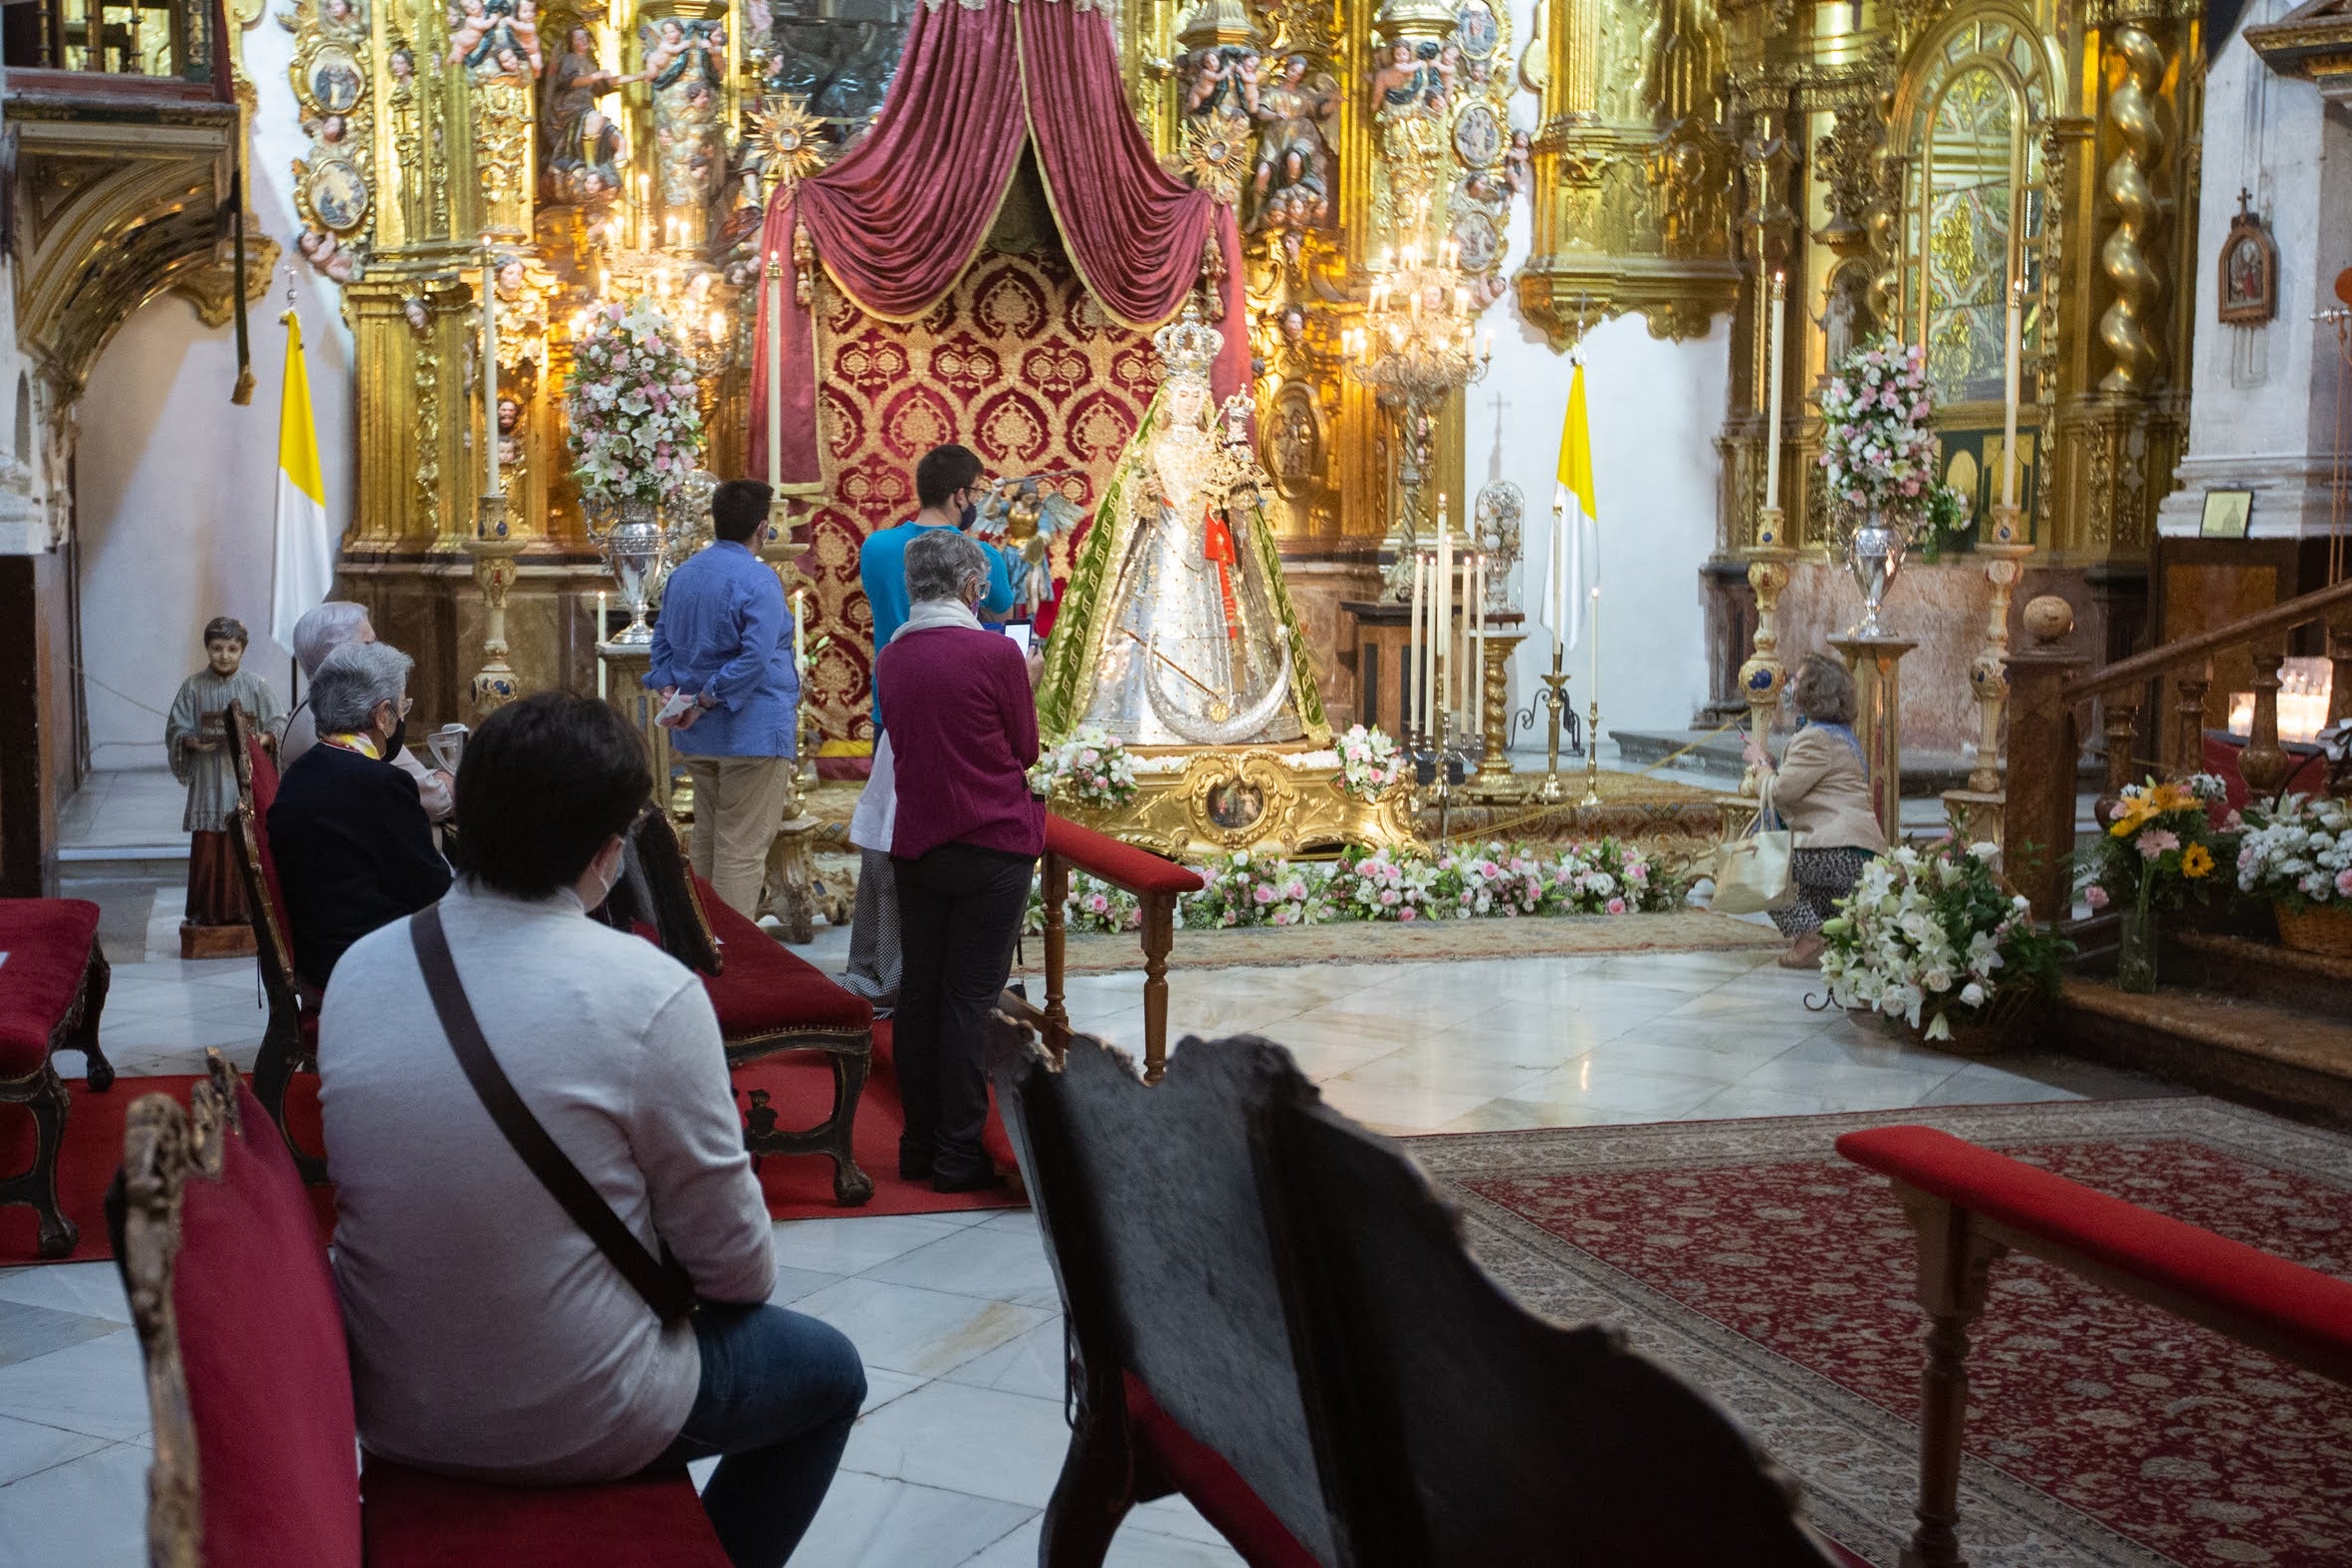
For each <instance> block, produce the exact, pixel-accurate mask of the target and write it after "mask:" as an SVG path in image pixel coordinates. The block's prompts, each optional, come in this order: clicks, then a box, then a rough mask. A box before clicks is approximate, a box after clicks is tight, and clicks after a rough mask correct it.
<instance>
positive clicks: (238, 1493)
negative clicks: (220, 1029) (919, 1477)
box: [109, 1051, 727, 1568]
mask: <svg viewBox="0 0 2352 1568" xmlns="http://www.w3.org/2000/svg"><path fill="white" fill-rule="evenodd" d="M209 1067H210V1076H209V1079H208V1081H205V1082H201V1083H198V1084H196V1085H195V1086H194V1088H193V1089H192V1090H191V1092H190V1094H189V1104H188V1108H187V1109H186V1110H184V1111H183V1110H182V1109H181V1108H180V1106H179V1105H178V1103H177V1102H175V1101H173V1100H172V1099H170V1098H169V1097H167V1096H165V1095H160V1094H149V1095H143V1096H141V1097H140V1098H139V1099H138V1100H136V1101H134V1102H133V1103H132V1104H131V1106H130V1111H129V1118H128V1123H127V1125H126V1127H125V1129H124V1132H123V1140H122V1141H123V1150H122V1176H121V1180H120V1182H119V1183H118V1187H117V1190H116V1192H115V1193H113V1194H111V1195H110V1197H109V1208H110V1216H109V1218H110V1221H111V1223H112V1224H113V1225H114V1227H115V1229H116V1231H117V1236H116V1247H115V1255H116V1258H117V1261H118V1267H119V1268H120V1270H121V1273H122V1282H123V1289H124V1293H125V1294H126V1295H127V1296H128V1297H129V1300H130V1313H131V1321H132V1323H133V1324H134V1325H135V1326H136V1328H137V1331H138V1339H139V1349H140V1351H141V1353H142V1354H143V1356H144V1358H145V1361H146V1382H147V1404H148V1408H149V1410H150V1412H151V1414H152V1416H153V1419H154V1448H155V1457H154V1462H153V1465H152V1467H151V1469H150V1471H149V1474H148V1481H147V1553H148V1561H149V1563H150V1564H152V1565H154V1568H202V1565H205V1564H211V1565H213V1568H222V1565H227V1564H236V1565H238V1568H360V1564H362V1563H365V1564H366V1565H367V1568H462V1565H469V1564H480V1565H483V1568H491V1565H496V1568H526V1565H528V1568H538V1565H550V1568H552V1565H554V1564H558V1563H563V1564H574V1565H584V1568H587V1565H599V1568H600V1565H608V1568H620V1565H622V1564H627V1565H630V1568H637V1565H645V1564H652V1565H659V1568H725V1564H726V1561H727V1558H726V1554H725V1552H724V1551H723V1550H722V1549H721V1548H720V1546H719V1542H718V1537H717V1535H716V1534H715V1533H714V1532H713V1531H712V1529H711V1526H710V1521H709V1518H708V1516H707V1515H706V1514H704V1512H703V1510H702V1505H701V1503H700V1501H699V1500H697V1498H696V1497H695V1495H694V1486H693V1482H692V1481H690V1480H689V1479H688V1478H687V1474H686V1471H685V1470H684V1469H683V1468H679V1469H675V1470H670V1471H666V1472H662V1473H658V1474H654V1475H649V1476H645V1477H640V1478H637V1479H633V1480H626V1481H619V1482H615V1483H613V1484H610V1485H602V1486H574V1487H542V1486H498V1485H490V1484H486V1483H483V1482H478V1481H462V1480H453V1479H449V1478H447V1477H443V1476H438V1475H432V1474H428V1473H426V1472H424V1471H421V1470H415V1469H411V1468H409V1467H407V1466H405V1465H400V1464H394V1463H390V1462H388V1461H386V1460H382V1459H378V1458H375V1457H373V1456H367V1457H366V1458H365V1459H364V1469H362V1467H361V1464H360V1463H359V1462H357V1461H356V1460H355V1459H354V1455H355V1451H356V1445H355V1443H354V1441H353V1436H354V1428H353V1403H352V1377H351V1363H350V1360H349V1357H348V1353H347V1351H346V1348H345V1343H344V1325H343V1317H342V1313H341V1309H340V1307H339V1305H338V1303H337V1299H336V1291H335V1281H334V1278H333V1277H332V1275H331V1274H330V1272H329V1269H328V1264H327V1250H326V1247H325V1246H324V1245H323V1244H322V1242H321V1240H320V1237H319V1232H318V1228H317V1223H316V1222H315V1220H314V1219H313V1217H312V1213H311V1206H310V1202H309V1199H308V1197H307V1196H306V1195H305V1194H304V1192H303V1189H302V1183H301V1181H300V1179H299V1178H298V1177H297V1175H296V1173H295V1169H294V1166H293V1163H292V1161H291V1160H290V1159H289V1158H288V1156H287V1153H286V1149H285V1145H284V1143H283V1141H282V1140H280V1139H279V1138H276V1137H274V1136H266V1135H265V1136H253V1135H252V1130H253V1127H254V1124H255V1122H256V1120H257V1118H259V1117H260V1116H261V1115H262V1107H261V1104H260V1102H259V1101H258V1100H256V1099H255V1098H254V1096H253V1094H252V1092H251V1091H250V1090H248V1089H245V1088H244V1087H243V1086H242V1085H241V1084H240V1083H239V1082H238V1079H237V1074H236V1071H235V1069H234V1068H232V1067H230V1066H229V1065H228V1063H227V1062H226V1061H225V1060H223V1059H222V1057H221V1055H220V1053H219V1052H217V1051H214V1052H211V1053H210V1058H209Z"/></svg>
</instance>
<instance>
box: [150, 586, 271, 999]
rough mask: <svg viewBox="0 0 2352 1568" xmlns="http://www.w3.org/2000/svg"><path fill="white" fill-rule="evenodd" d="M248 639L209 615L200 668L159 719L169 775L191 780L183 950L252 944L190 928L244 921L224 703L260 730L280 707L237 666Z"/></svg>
mask: <svg viewBox="0 0 2352 1568" xmlns="http://www.w3.org/2000/svg"><path fill="white" fill-rule="evenodd" d="M248 641H249V639H248V638H247V636H246V633H245V623H244V622H243V621H240V620H237V619H234V618H233V617H231V616H227V615H220V616H215V617H214V618H213V619H212V620H210V621H208V622H206V623H205V627H204V668H203V669H200V670H198V671H197V672H196V673H195V674H193V675H191V676H189V677H188V678H187V679H186V680H184V681H182V682H180V685H179V695H178V696H177V697H176V698H174V699H173V700H172V704H171V715H170V717H169V718H168V719H167V720H166V721H165V722H164V726H163V749H164V752H165V754H166V756H167V757H168V758H169V760H170V763H171V776H172V777H173V778H174V779H177V780H178V781H179V782H180V783H181V784H186V785H187V786H188V806H187V811H186V813H185V814H184V815H183V816H182V817H181V819H180V826H182V827H183V828H185V829H186V830H187V832H188V834H189V840H188V903H187V918H186V919H185V920H184V921H183V922H182V923H181V927H180V933H181V934H180V948H181V952H182V955H183V956H187V955H189V954H190V953H191V952H192V951H193V950H195V949H198V948H201V949H202V950H204V951H205V952H206V953H207V954H210V953H221V954H226V953H230V952H235V951H238V949H239V947H242V951H244V952H248V953H250V952H251V951H253V950H252V948H251V947H250V946H243V945H241V944H235V943H227V944H224V943H222V942H221V941H219V940H218V939H217V938H216V939H215V940H214V941H213V942H211V943H204V942H202V941H201V940H200V938H198V939H196V940H193V941H192V940H191V939H192V938H196V933H192V932H191V931H190V930H189V928H190V927H221V926H227V927H231V928H237V929H245V928H246V925H247V915H246V909H245V890H244V888H243V887H241V886H240V885H239V884H238V881H237V860H236V855H235V853H234V851H232V850H231V849H230V847H229V829H230V826H231V823H232V821H233V819H234V818H235V816H236V813H237V769H236V761H235V758H234V756H233V755H232V753H231V752H230V750H229V747H230V738H229V719H228V707H229V704H230V703H232V702H236V703H242V704H243V705H244V708H245V712H246V713H247V714H248V715H250V716H251V718H252V720H253V722H254V725H255V727H256V728H257V729H259V730H261V731H263V732H264V733H267V731H268V729H269V727H270V726H271V725H273V724H275V723H276V722H277V720H278V717H279V713H280V710H279V707H278V695H277V693H275V692H273V691H271V690H270V686H269V683H268V682H267V681H265V680H263V679H262V678H261V677H260V676H258V675H248V674H246V673H245V672H244V671H243V670H241V669H240V668H239V667H238V666H240V665H241V664H243V663H244V660H245V647H246V644H247V642H248Z"/></svg>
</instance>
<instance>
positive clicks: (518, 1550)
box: [214, 1455, 727, 1568]
mask: <svg viewBox="0 0 2352 1568" xmlns="http://www.w3.org/2000/svg"><path fill="white" fill-rule="evenodd" d="M360 1486H361V1489H362V1490H363V1491H364V1492H365V1493H366V1496H367V1568H458V1565H460V1564H466V1563H480V1564H482V1565H483V1568H604V1565H610V1568H727V1554H726V1552H725V1551H724V1550H722V1549H721V1548H720V1546H719V1537H718V1536H717V1534H716V1533H714V1532H713V1531H712V1529H711V1524H710V1517H709V1515H707V1514H705V1513H704V1512H703V1511H702V1500H701V1499H700V1498H698V1497H696V1496H695V1495H694V1483H693V1482H692V1481H691V1480H689V1479H687V1477H686V1472H685V1471H684V1470H683V1469H676V1470H665V1471H663V1472H661V1473H659V1474H655V1475H643V1476H638V1477H636V1478H634V1479H631V1480H623V1481H612V1482H610V1483H608V1484H606V1485H602V1486H497V1485H492V1484H489V1483H487V1482H484V1481H470V1480H457V1479H455V1478H453V1477H450V1476H447V1475H434V1474H431V1473H429V1472H427V1471H424V1470H418V1469H410V1468H409V1467H408V1466H407V1465H405V1464H395V1463H393V1462H392V1461H391V1460H389V1459H379V1458H377V1457H375V1456H373V1455H369V1456H367V1458H366V1468H365V1473H364V1474H363V1475H362V1477H361V1479H360ZM219 1560H220V1559H217V1558H216V1559H214V1561H219Z"/></svg>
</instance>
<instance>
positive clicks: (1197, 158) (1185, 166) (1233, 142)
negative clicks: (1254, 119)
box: [1179, 114, 1250, 202]
mask: <svg viewBox="0 0 2352 1568" xmlns="http://www.w3.org/2000/svg"><path fill="white" fill-rule="evenodd" d="M1179 167H1180V171H1181V172H1182V173H1183V175H1184V177H1185V178H1186V179H1187V180H1190V181H1191V182H1192V183H1193V184H1194V185H1195V186H1197V187H1198V188H1200V189H1202V190H1205V191H1207V192H1208V193H1209V194H1210V195H1212V196H1215V197H1216V198H1217V199H1218V200H1219V201H1223V202H1233V201H1238V200H1239V199H1240V198H1241V193H1242V182H1243V181H1244V180H1246V179H1247V178H1249V175H1250V122H1249V121H1248V120H1247V119H1244V118H1242V117H1241V116H1239V115H1236V114H1211V115H1209V116H1208V117H1207V118H1205V119H1202V120H1197V121H1194V122H1191V123H1188V124H1187V125H1186V126H1185V127H1184V155H1183V157H1182V159H1181V160H1180V164H1179Z"/></svg>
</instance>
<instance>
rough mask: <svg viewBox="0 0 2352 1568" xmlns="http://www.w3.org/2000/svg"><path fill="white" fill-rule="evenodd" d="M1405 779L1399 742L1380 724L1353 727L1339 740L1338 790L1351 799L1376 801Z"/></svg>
mask: <svg viewBox="0 0 2352 1568" xmlns="http://www.w3.org/2000/svg"><path fill="white" fill-rule="evenodd" d="M1404 776H1405V762H1404V759H1403V758H1402V757H1400V756H1398V755H1397V750H1396V742H1395V741H1393V740H1391V739H1389V736H1388V732H1387V731H1385V730H1383V729H1381V728H1380V727H1379V726H1378V725H1373V726H1371V727H1370V728H1368V729H1367V728H1366V727H1365V726H1363V725H1360V724H1357V725H1350V726H1349V727H1348V729H1347V733H1346V734H1344V735H1342V736H1340V737H1339V787H1340V788H1341V789H1342V790H1344V791H1345V792H1346V793H1347V795H1348V797H1349V798H1350V799H1355V800H1376V799H1378V798H1379V797H1380V796H1381V795H1383V794H1385V793H1387V792H1388V787H1389V785H1391V784H1395V783H1396V782H1397V781H1398V780H1399V779H1402V778H1403V777H1404Z"/></svg>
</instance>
